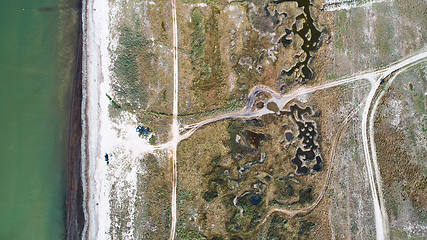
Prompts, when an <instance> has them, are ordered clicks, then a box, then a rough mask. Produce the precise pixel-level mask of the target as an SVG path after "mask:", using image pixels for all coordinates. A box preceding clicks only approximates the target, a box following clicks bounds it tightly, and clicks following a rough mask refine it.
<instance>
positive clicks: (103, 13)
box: [82, 0, 152, 239]
mask: <svg viewBox="0 0 427 240" xmlns="http://www.w3.org/2000/svg"><path fill="white" fill-rule="evenodd" d="M83 6H86V12H85V13H83V19H85V21H84V22H83V31H84V33H85V35H84V46H83V48H84V50H83V101H82V102H83V103H82V119H83V123H82V124H83V133H82V181H83V191H84V202H85V204H84V212H85V226H84V230H83V238H84V239H110V238H111V236H110V235H109V231H110V227H111V219H110V189H111V185H112V183H113V182H122V181H126V182H127V184H128V185H130V186H131V187H130V188H127V190H126V192H125V193H123V194H125V195H127V196H129V195H136V190H135V189H136V185H137V181H136V170H137V169H138V166H137V165H136V163H134V162H136V161H134V160H135V158H136V157H138V156H141V154H143V153H144V152H147V151H150V150H152V147H151V146H150V145H149V144H148V143H147V141H146V140H143V139H141V138H140V137H138V135H137V133H136V132H135V127H136V125H137V122H136V118H135V117H134V116H131V115H130V114H123V115H122V116H121V119H120V121H112V120H111V119H110V117H109V113H108V106H109V104H110V101H109V99H108V98H107V96H106V94H109V95H111V96H112V94H111V92H110V90H111V86H110V83H111V80H110V77H111V74H110V71H109V67H110V53H109V47H110V40H111V31H110V28H109V26H110V24H109V23H110V22H109V21H110V9H109V2H108V1H103V0H87V2H86V1H83ZM83 9H84V7H83ZM116 120H117V119H116ZM105 153H108V154H109V156H110V165H107V164H106V162H105V161H104V154H105ZM119 153H120V154H119ZM129 165H130V169H131V171H130V172H127V173H126V174H123V173H124V172H123V169H124V168H125V167H128V166H129ZM124 175H125V176H124ZM117 197H118V198H120V196H117ZM130 204H131V202H130ZM131 229H132V228H131ZM124 234H126V235H128V236H131V235H132V232H129V233H124Z"/></svg>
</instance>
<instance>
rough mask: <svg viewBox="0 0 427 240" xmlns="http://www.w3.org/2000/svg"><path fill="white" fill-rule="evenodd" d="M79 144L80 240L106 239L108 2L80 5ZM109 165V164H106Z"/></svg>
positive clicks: (85, 0)
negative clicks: (81, 225)
mask: <svg viewBox="0 0 427 240" xmlns="http://www.w3.org/2000/svg"><path fill="white" fill-rule="evenodd" d="M82 5H83V6H82V24H83V45H82V104H81V106H82V112H81V119H82V135H81V137H82V141H81V156H82V161H81V169H82V171H81V178H82V190H83V191H82V192H83V211H84V218H85V221H84V227H83V231H82V236H81V239H108V238H109V237H108V232H109V227H110V224H109V223H110V205H109V204H110V199H109V198H110V196H109V195H110V180H109V178H108V169H109V167H110V166H107V165H106V163H105V161H104V153H110V152H111V150H112V144H110V141H111V140H114V138H112V136H114V135H113V134H112V133H111V120H110V119H109V113H108V106H109V103H110V102H109V100H108V98H107V97H105V94H106V93H108V92H109V89H110V78H109V77H110V73H109V69H108V67H109V65H110V56H109V52H108V47H109V44H110V37H109V20H110V19H109V15H108V14H109V2H108V1H100V0H83V4H82ZM110 165H111V164H110Z"/></svg>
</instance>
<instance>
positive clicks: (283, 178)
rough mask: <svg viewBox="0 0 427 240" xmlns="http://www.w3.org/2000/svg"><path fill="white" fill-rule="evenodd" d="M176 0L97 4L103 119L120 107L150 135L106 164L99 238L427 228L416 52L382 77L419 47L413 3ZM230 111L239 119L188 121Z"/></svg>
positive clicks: (418, 10)
mask: <svg viewBox="0 0 427 240" xmlns="http://www.w3.org/2000/svg"><path fill="white" fill-rule="evenodd" d="M173 3H174V7H175V8H174V7H172V2H170V1H132V0H131V1H121V0H116V1H110V3H109V6H110V10H109V11H110V14H109V16H110V20H109V21H110V26H109V29H110V45H109V47H108V48H109V53H110V59H111V60H110V66H109V71H110V74H111V82H110V87H111V89H110V91H109V93H110V95H108V96H105V97H108V99H109V101H110V105H109V114H110V118H111V119H112V121H116V122H118V123H119V122H120V121H121V119H122V118H123V115H126V114H129V115H131V116H133V118H134V119H135V121H134V122H135V123H134V124H135V127H136V126H138V125H141V126H144V127H149V128H150V129H151V131H152V133H151V134H150V135H149V136H148V137H147V136H145V138H146V139H143V138H144V136H142V137H141V138H140V139H141V142H143V143H144V144H147V143H150V144H151V145H152V146H151V148H150V150H151V151H147V152H144V153H141V154H140V155H137V156H136V155H135V154H126V152H125V151H124V153H123V154H122V155H120V148H116V149H117V150H115V154H116V155H115V156H122V157H118V159H121V160H120V161H122V162H120V163H118V164H117V165H114V164H113V165H112V167H111V168H110V169H109V170H108V173H107V174H108V176H109V178H110V179H111V183H112V185H111V189H110V192H109V195H110V200H109V217H110V222H111V224H110V228H109V231H108V233H107V234H108V235H109V236H111V238H113V239H134V238H135V239H140V238H147V239H165V238H168V237H170V238H171V239H174V238H176V239H375V238H379V239H425V238H426V237H427V219H426V216H427V212H426V211H427V194H426V187H427V182H426V178H427V162H426V160H425V159H426V155H427V147H426V146H427V145H426V144H427V140H426V137H427V130H426V129H427V114H426V91H427V87H426V83H427V79H426V73H427V72H426V71H427V70H426V69H427V68H426V65H425V63H423V61H425V59H424V57H420V59H419V60H417V61H415V60H414V61H413V62H411V64H412V65H411V66H410V65H409V64H407V65H405V66H404V67H399V68H398V69H397V70H396V71H393V72H391V73H389V74H388V75H387V76H385V78H384V79H382V78H381V74H383V73H384V72H381V71H382V69H386V67H390V66H392V65H393V64H394V65H396V64H395V62H396V61H400V60H401V59H405V58H408V57H411V56H414V55H415V54H420V53H424V52H425V49H424V47H425V46H426V40H427V29H426V28H425V27H424V26H426V25H427V13H426V11H427V3H425V1H422V0H413V1H404V0H390V1H373V2H370V1H356V0H354V1H336V0H325V1H321V0H313V1H309V0H306V1H305V0H299V1H281V0H279V1H267V0H260V1H258V0H257V1H255V0H254V1H218V2H216V1H191V0H181V1H176V2H173ZM174 10H175V11H176V15H177V18H176V24H177V29H178V30H177V32H176V36H177V39H176V40H177V41H178V46H177V49H176V51H177V53H178V61H177V62H178V69H179V70H178V73H177V74H178V85H177V88H178V92H177V93H174V90H173V89H174V84H176V82H175V83H174V79H173V75H174V64H176V63H174V61H173V56H174V47H173V46H174V43H173V40H174V36H175V35H174V30H173V20H172V15H173V13H174ZM365 73H368V74H365ZM363 74H365V75H363ZM352 77H353V78H354V80H351V81H347V82H343V83H342V84H341V83H340V84H336V85H334V86H333V87H328V88H324V89H319V90H313V91H309V92H307V93H304V89H311V88H313V87H314V88H315V87H317V86H324V85H325V84H328V83H333V82H338V81H339V80H345V79H352ZM375 84H377V85H375ZM258 85H263V86H266V87H268V88H269V89H271V90H272V91H274V92H275V93H276V94H278V95H280V96H293V97H292V98H290V99H289V100H288V101H285V102H284V105H283V106H281V105H276V104H275V103H274V102H273V100H274V101H276V102H280V101H279V100H280V99H281V98H279V97H276V96H275V95H274V94H272V93H271V92H268V91H264V92H263V91H260V92H259V93H257V94H255V95H254V96H253V98H251V97H252V96H250V91H251V89H253V88H254V87H255V86H258ZM374 86H377V88H374ZM372 89H373V90H372ZM372 91H373V92H372ZM371 92H372V104H371V102H370V101H371V100H369V97H368V96H370V95H369V94H370V93H371ZM299 93H301V94H299ZM174 94H178V95H177V96H176V97H177V100H176V101H175V102H174ZM101 97H104V96H101ZM249 100H253V105H251V106H249V107H250V108H248V109H247V108H246V107H247V106H246V105H245V104H247V103H248V102H249ZM367 101H368V103H369V104H368V105H365V103H366V102H367ZM273 103H274V104H273ZM174 104H177V106H178V115H177V116H176V119H175V118H174V116H173V105H174ZM374 105H375V106H376V107H374ZM276 108H277V109H276ZM242 109H244V110H247V113H248V115H247V116H249V117H238V118H227V119H224V120H221V121H215V122H212V123H210V124H207V125H203V126H200V128H197V131H196V129H195V128H194V131H193V132H194V133H193V132H191V126H195V125H191V124H196V125H197V123H199V122H200V121H202V120H208V119H213V118H215V117H218V116H222V115H224V114H232V113H238V112H239V111H241V110H242ZM266 109H268V110H266ZM295 109H297V110H295ZM298 109H300V110H298ZM373 109H375V110H373ZM242 111H243V110H242ZM257 111H266V112H265V113H264V114H258V115H256V114H255V113H256V112H257ZM268 111H270V112H268ZM365 111H367V112H366V113H367V114H366V115H365V114H364V113H365ZM255 115H256V116H255ZM126 116H127V115H126ZM233 116H234V115H233ZM371 116H372V117H371ZM368 117H369V118H372V119H373V124H370V123H369V119H368ZM174 119H175V120H177V122H178V123H179V131H180V133H181V134H185V133H186V132H188V131H190V132H191V133H192V135H190V136H188V137H186V138H181V139H179V143H178V141H177V139H178V138H177V137H176V136H174V135H173V134H172V132H173V131H178V129H176V128H175V127H174V126H173V124H172V122H173V121H174ZM363 123H367V125H365V126H363ZM366 126H367V130H366V131H365V134H367V135H368V137H367V140H369V141H371V142H373V143H374V144H373V145H372V144H371V143H369V147H368V145H367V144H368V141H365V136H364V135H363V134H362V132H363V129H365V127H366ZM186 127H187V128H186ZM370 128H372V135H370V133H369V132H368V131H370V130H369V129H370ZM307 129H308V131H310V132H307ZM116 130H117V131H119V132H120V129H116ZM135 134H136V133H135ZM310 134H313V135H310ZM371 139H372V140H371ZM306 141H307V142H306ZM309 142H310V144H309ZM175 143H176V144H178V145H177V147H176V149H175V150H174V148H173V144H175ZM133 144H136V145H137V144H138V143H137V142H133ZM372 146H373V147H372ZM366 149H369V151H368V153H369V154H368V155H370V156H371V157H368V156H367V150H366ZM373 149H376V150H375V151H374V150H373ZM175 154H176V155H175ZM173 157H176V160H177V169H176V170H175V168H174V167H173V161H172V159H173ZM318 159H321V161H320V162H317V161H319V160H318ZM125 163H126V164H125ZM371 164H372V165H371ZM377 168H378V169H379V170H378V171H379V172H378V174H375V171H376V170H377ZM372 172H373V173H372ZM174 174H177V181H176V182H175V183H176V189H175V188H174V184H173V182H174V180H173V176H174ZM370 178H372V180H370ZM174 189H175V190H176V202H174V198H173V197H171V196H173V195H174V193H173V192H174ZM377 194H378V196H376V195H377ZM375 203H379V207H381V208H384V209H385V210H384V211H382V212H381V216H378V214H380V213H378V212H377V210H376V209H375V207H374V206H375ZM175 204H176V208H175V206H174V205H175ZM174 210H176V215H175V214H174ZM172 219H176V226H175V223H174V221H172ZM378 219H381V223H379V222H378V221H379V220H378ZM379 226H381V230H379ZM171 231H172V233H171ZM379 232H380V234H379Z"/></svg>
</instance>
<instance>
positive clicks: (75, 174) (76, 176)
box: [66, 0, 85, 240]
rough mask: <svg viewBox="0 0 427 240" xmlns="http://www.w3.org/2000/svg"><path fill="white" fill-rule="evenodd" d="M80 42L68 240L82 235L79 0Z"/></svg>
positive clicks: (73, 110) (73, 107) (70, 148)
mask: <svg viewBox="0 0 427 240" xmlns="http://www.w3.org/2000/svg"><path fill="white" fill-rule="evenodd" d="M78 7H79V9H80V11H79V12H78V19H80V21H79V23H78V43H77V54H76V62H75V70H74V80H73V90H72V98H71V111H70V123H69V124H70V125H69V126H70V127H69V141H68V164H67V165H68V171H67V172H68V177H67V181H68V184H67V198H66V204H67V220H66V229H67V235H66V236H67V240H71V239H81V235H82V231H83V226H84V220H85V219H84V214H83V188H82V179H81V160H82V159H81V134H82V124H81V123H82V119H81V116H82V115H81V111H82V109H81V107H82V105H81V104H82V60H83V59H82V51H83V31H82V10H83V6H82V1H81V0H80V1H79V2H78Z"/></svg>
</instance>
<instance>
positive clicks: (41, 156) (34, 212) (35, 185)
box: [0, 0, 78, 240]
mask: <svg viewBox="0 0 427 240" xmlns="http://www.w3.org/2000/svg"><path fill="white" fill-rule="evenodd" d="M73 5H74V6H77V4H76V1H66V2H65V1H62V0H2V1H1V3H0V129H1V132H0V239H31V240H34V239H64V238H65V237H66V235H65V233H66V229H65V220H66V203H65V201H66V189H67V186H66V184H67V182H66V181H67V151H68V146H67V144H68V136H69V133H68V128H69V115H70V102H71V90H72V82H73V73H74V60H75V52H76V44H77V27H78V25H77V21H78V14H77V12H78V10H77V9H76V8H73V7H70V6H73ZM24 8H25V10H23V9H24Z"/></svg>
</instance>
